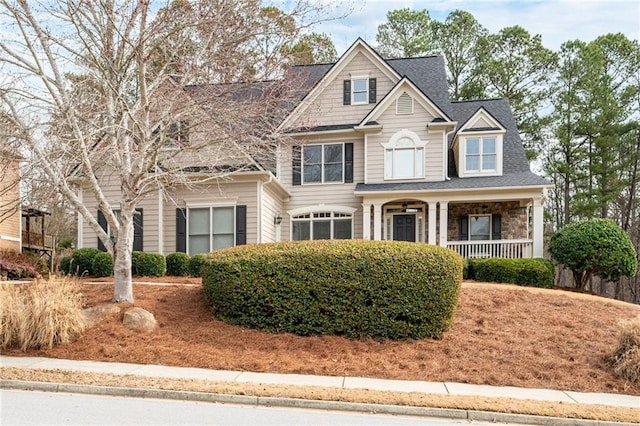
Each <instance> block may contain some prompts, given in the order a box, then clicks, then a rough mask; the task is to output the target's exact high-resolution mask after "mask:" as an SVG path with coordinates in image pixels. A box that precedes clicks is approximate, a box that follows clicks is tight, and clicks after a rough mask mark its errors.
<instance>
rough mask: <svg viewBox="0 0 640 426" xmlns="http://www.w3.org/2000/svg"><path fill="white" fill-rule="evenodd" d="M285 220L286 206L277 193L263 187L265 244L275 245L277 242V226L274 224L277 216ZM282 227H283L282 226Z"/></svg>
mask: <svg viewBox="0 0 640 426" xmlns="http://www.w3.org/2000/svg"><path fill="white" fill-rule="evenodd" d="M278 215H280V216H282V217H283V218H284V216H285V213H284V204H283V202H282V201H281V200H280V197H278V196H277V195H276V194H275V192H274V191H273V190H272V189H271V188H270V187H269V186H268V185H266V184H265V185H263V186H262V208H261V221H262V240H261V242H263V243H273V242H275V241H276V233H277V225H276V224H275V223H274V218H275V217H276V216H278ZM280 226H282V225H280Z"/></svg>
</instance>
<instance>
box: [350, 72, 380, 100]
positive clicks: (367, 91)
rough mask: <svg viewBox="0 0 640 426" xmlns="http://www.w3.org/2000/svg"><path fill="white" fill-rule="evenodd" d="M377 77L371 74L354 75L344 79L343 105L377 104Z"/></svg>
mask: <svg viewBox="0 0 640 426" xmlns="http://www.w3.org/2000/svg"><path fill="white" fill-rule="evenodd" d="M376 86H377V85H376V79H375V78H369V74H368V73H366V74H362V75H352V76H351V78H350V79H349V80H344V81H343V93H342V96H343V99H342V104H343V105H364V104H375V103H376V101H377V94H376V93H377V92H376Z"/></svg>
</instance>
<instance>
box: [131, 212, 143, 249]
mask: <svg viewBox="0 0 640 426" xmlns="http://www.w3.org/2000/svg"><path fill="white" fill-rule="evenodd" d="M142 225H143V217H142V209H136V213H135V214H134V215H133V250H134V251H143V244H142V241H143V239H142Z"/></svg>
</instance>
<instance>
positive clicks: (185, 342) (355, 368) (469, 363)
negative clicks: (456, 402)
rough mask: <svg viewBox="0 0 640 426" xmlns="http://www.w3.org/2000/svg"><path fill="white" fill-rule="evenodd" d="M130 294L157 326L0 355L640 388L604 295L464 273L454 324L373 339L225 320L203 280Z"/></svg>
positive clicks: (114, 327)
mask: <svg viewBox="0 0 640 426" xmlns="http://www.w3.org/2000/svg"><path fill="white" fill-rule="evenodd" d="M140 281H148V280H140ZM182 282H184V281H182ZM190 283H191V284H195V281H192V282H190ZM82 292H83V294H84V295H85V297H86V306H95V305H100V304H106V303H109V300H110V298H111V296H112V293H113V288H112V286H111V285H100V284H98V285H96V284H84V285H83V286H82ZM134 295H135V297H136V300H135V305H136V306H140V307H142V308H144V309H147V310H149V311H150V312H152V313H154V315H155V316H156V319H157V320H158V323H159V329H158V331H156V332H154V333H151V334H144V333H142V334H141V333H138V332H134V331H131V330H129V329H127V328H125V327H124V326H123V325H122V324H121V322H120V320H121V318H112V319H111V320H108V321H105V322H102V323H100V324H98V325H97V326H95V327H93V328H92V329H89V330H88V331H87V332H86V333H85V334H84V335H82V336H81V337H79V338H78V339H77V340H76V341H75V342H73V343H71V344H68V345H62V346H57V347H54V348H51V349H42V350H31V351H28V352H20V351H19V350H4V351H3V353H4V354H5V355H14V356H45V357H53V358H66V359H84V360H97V361H111V362H129V363H141V364H164V365H174V366H189V367H201V368H212V369H224V370H246V371H257V372H278V373H299V374H317V375H331V376H343V375H344V376H365V377H378V378H389V379H407V380H426V381H451V382H463V383H475V384H487V385H497V386H519V387H529V388H551V389H561V390H573V391H583V392H607V393H624V394H630V395H640V383H635V384H634V383H629V382H625V381H624V380H622V379H618V378H616V377H615V376H614V375H613V374H612V372H611V370H610V368H609V367H608V365H607V362H606V357H607V356H609V355H610V354H612V353H613V352H614V350H615V347H616V332H617V323H618V321H619V320H620V319H629V318H633V317H635V316H637V315H639V314H640V306H637V305H632V304H627V303H622V302H617V301H614V300H610V299H605V298H601V297H595V296H589V295H584V294H576V293H570V292H564V291H560V290H541V289H527V288H521V287H515V286H509V285H486V284H479V283H464V284H463V288H462V291H461V295H460V303H459V306H458V310H457V312H456V317H455V323H454V325H453V327H452V328H451V329H450V330H449V331H447V332H446V333H445V334H444V336H443V337H442V338H441V339H440V340H420V341H400V342H394V341H387V342H377V341H372V340H349V339H345V338H340V337H334V336H315V337H299V336H294V335H290V334H268V333H264V332H261V331H257V330H250V329H242V328H239V327H235V326H231V325H228V324H226V323H224V322H222V321H219V320H216V319H215V318H213V317H212V316H211V314H210V312H209V310H208V308H207V306H206V305H205V302H204V297H203V294H202V288H201V287H200V286H199V285H191V286H185V285H179V284H175V285H171V286H150V285H140V284H138V285H134Z"/></svg>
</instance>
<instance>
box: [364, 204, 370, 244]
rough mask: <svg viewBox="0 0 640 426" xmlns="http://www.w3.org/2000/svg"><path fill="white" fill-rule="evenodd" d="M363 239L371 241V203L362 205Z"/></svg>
mask: <svg viewBox="0 0 640 426" xmlns="http://www.w3.org/2000/svg"><path fill="white" fill-rule="evenodd" d="M362 239H363V240H370V239H371V203H362Z"/></svg>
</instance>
